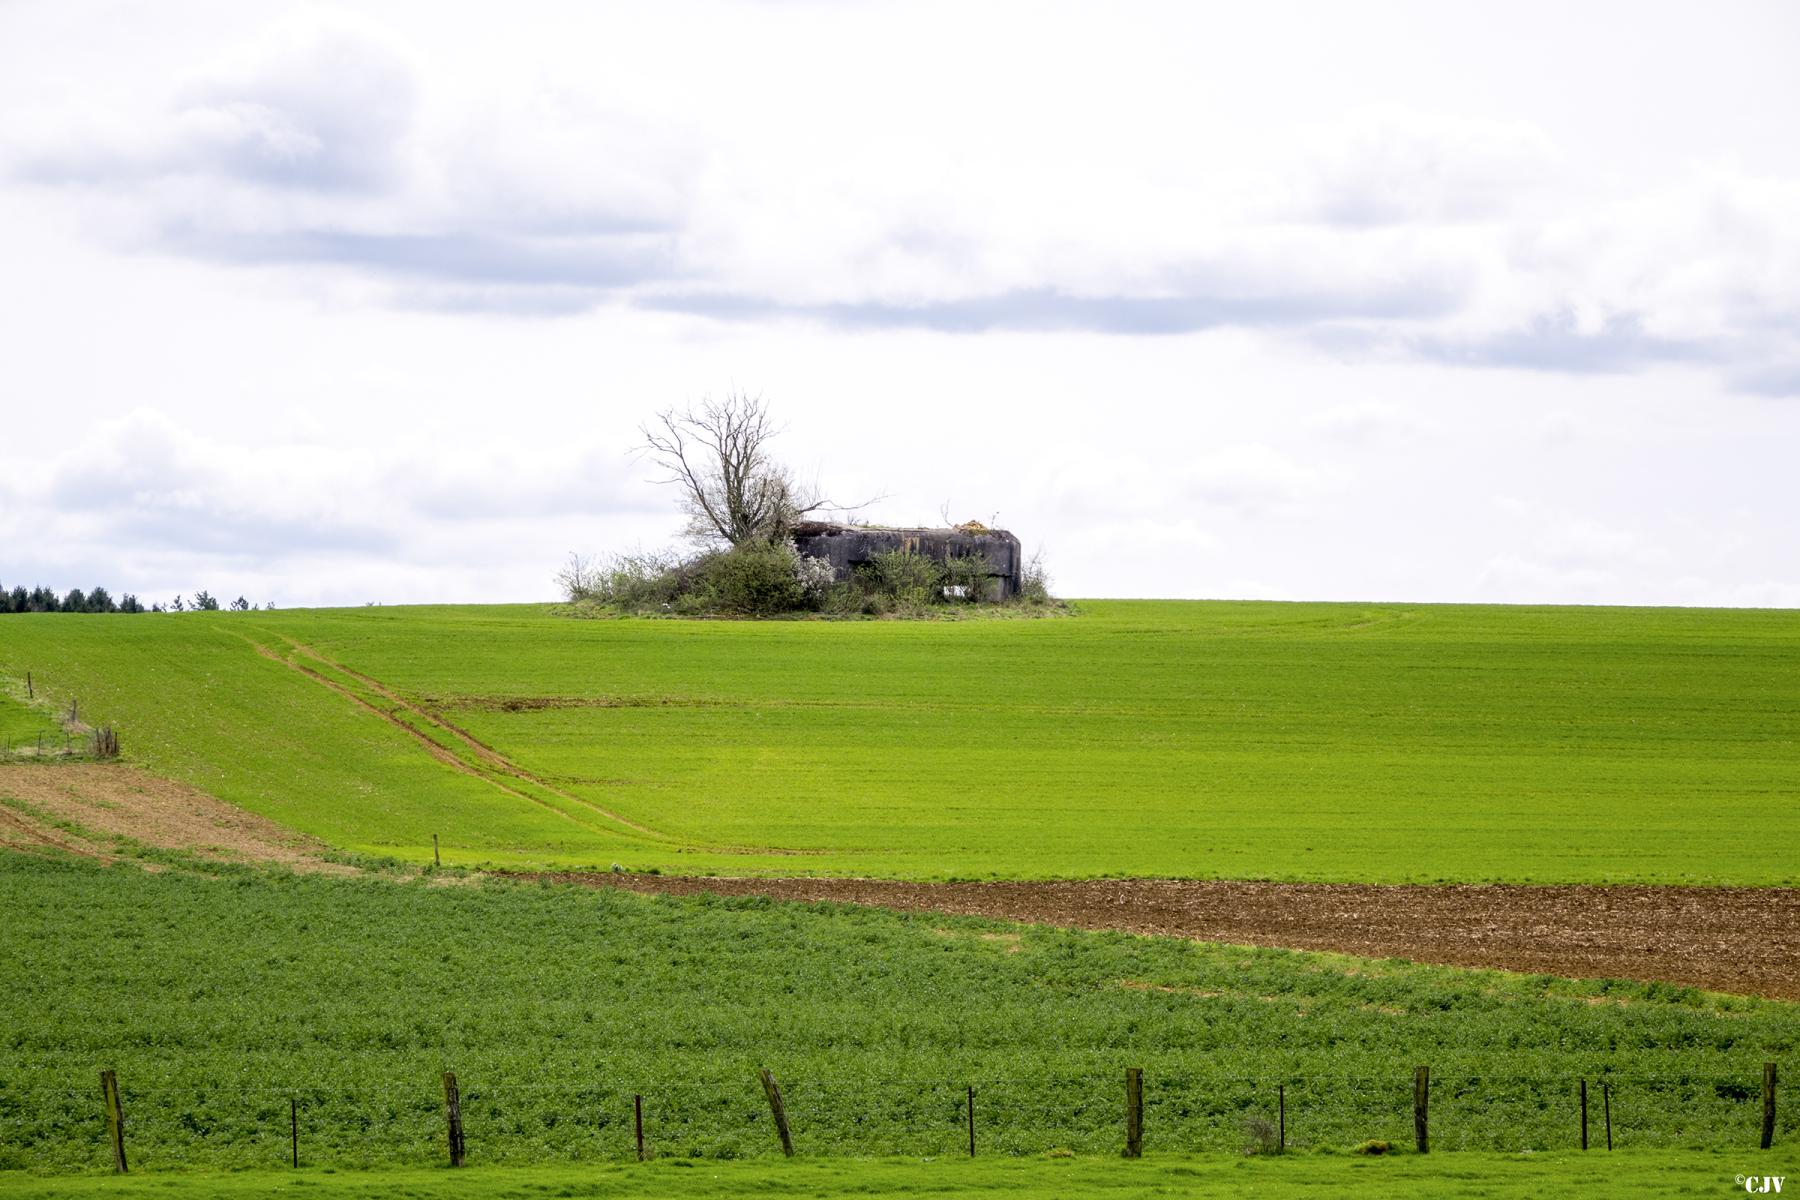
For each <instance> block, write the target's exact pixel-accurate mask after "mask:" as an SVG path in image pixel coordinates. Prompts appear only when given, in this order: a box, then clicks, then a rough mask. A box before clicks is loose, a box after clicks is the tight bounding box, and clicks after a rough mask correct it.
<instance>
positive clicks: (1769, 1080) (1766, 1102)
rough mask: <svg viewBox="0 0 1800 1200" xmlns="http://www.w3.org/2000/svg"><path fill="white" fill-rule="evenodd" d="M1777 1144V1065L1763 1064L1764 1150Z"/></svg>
mask: <svg viewBox="0 0 1800 1200" xmlns="http://www.w3.org/2000/svg"><path fill="white" fill-rule="evenodd" d="M1774 1144H1775V1064H1774V1063H1772V1062H1771V1063H1764V1064H1763V1126H1762V1148H1763V1149H1764V1150H1767V1149H1768V1148H1769V1147H1770V1146H1773V1145H1774Z"/></svg>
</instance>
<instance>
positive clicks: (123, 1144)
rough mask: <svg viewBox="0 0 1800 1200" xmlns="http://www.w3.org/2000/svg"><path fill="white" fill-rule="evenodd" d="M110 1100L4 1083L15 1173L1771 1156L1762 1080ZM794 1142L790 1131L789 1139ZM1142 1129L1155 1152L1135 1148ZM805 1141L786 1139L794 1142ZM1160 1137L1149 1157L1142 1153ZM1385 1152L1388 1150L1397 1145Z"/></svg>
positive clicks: (147, 1089) (1333, 1081)
mask: <svg viewBox="0 0 1800 1200" xmlns="http://www.w3.org/2000/svg"><path fill="white" fill-rule="evenodd" d="M100 1074H101V1083H100V1086H97V1087H92V1088H75V1087H42V1086H29V1085H28V1086H25V1087H20V1086H18V1083H19V1081H18V1080H16V1079H15V1080H13V1081H12V1085H11V1086H9V1085H8V1083H7V1081H5V1080H0V1165H6V1166H18V1167H28V1168H34V1169H42V1170H91V1169H93V1168H95V1167H98V1166H105V1165H106V1164H107V1162H108V1160H109V1158H110V1160H111V1163H112V1165H113V1167H114V1169H115V1170H123V1169H127V1168H128V1167H134V1166H136V1167H142V1166H149V1167H157V1166H172V1165H177V1164H179V1165H183V1166H196V1165H204V1166H216V1167H220V1168H238V1167H249V1166H271V1167H272V1166H280V1165H295V1166H298V1165H307V1166H336V1167H357V1166H379V1165H398V1164H407V1163H412V1164H420V1163H427V1162H433V1161H436V1162H442V1161H444V1160H445V1158H446V1156H447V1155H448V1156H449V1157H450V1159H451V1160H452V1161H455V1162H460V1161H463V1158H464V1155H465V1154H466V1156H467V1160H468V1161H476V1162H483V1161H485V1162H510V1163H526V1162H545V1161H565V1162H573V1161H584V1160H592V1161H599V1160H629V1159H632V1158H634V1157H645V1158H655V1157H684V1158H685V1157H697V1158H714V1159H732V1158H749V1157H766V1156H770V1155H779V1154H781V1153H782V1152H783V1148H784V1146H787V1145H791V1146H792V1149H793V1153H795V1154H799V1155H814V1156H832V1155H857V1156H871V1155H876V1156H879V1155H903V1156H910V1157H922V1158H945V1157H952V1156H965V1155H969V1154H974V1155H976V1156H982V1155H995V1156H1011V1157H1021V1156H1041V1155H1046V1154H1048V1155H1052V1156H1056V1155H1063V1154H1068V1155H1081V1156H1084V1157H1085V1156H1092V1155H1117V1154H1120V1153H1125V1154H1127V1155H1129V1154H1130V1153H1131V1151H1132V1148H1133V1147H1134V1146H1136V1145H1140V1144H1141V1146H1142V1150H1143V1152H1144V1153H1147V1154H1157V1153H1167V1154H1183V1153H1188V1154H1191V1153H1217V1152H1235V1153H1280V1152H1283V1151H1285V1150H1316V1149H1323V1148H1330V1149H1336V1150H1353V1149H1359V1148H1360V1149H1362V1150H1364V1152H1382V1151H1383V1150H1384V1148H1391V1149H1393V1150H1406V1151H1411V1152H1415V1153H1416V1152H1420V1151H1427V1152H1435V1151H1455V1150H1501V1151H1523V1150H1550V1149H1573V1148H1577V1147H1580V1148H1583V1149H1587V1148H1592V1149H1595V1150H1606V1149H1614V1150H1629V1149H1633V1148H1640V1147H1692V1148H1715V1149H1722V1148H1749V1147H1753V1146H1761V1147H1763V1148H1768V1147H1770V1146H1771V1145H1772V1144H1774V1142H1775V1141H1777V1140H1782V1141H1786V1140H1789V1139H1791V1138H1792V1137H1793V1135H1794V1134H1795V1133H1796V1132H1797V1129H1796V1125H1797V1122H1796V1120H1795V1116H1794V1114H1793V1113H1792V1112H1785V1113H1784V1112H1782V1111H1781V1110H1779V1109H1778V1107H1777V1104H1776V1095H1777V1086H1776V1085H1777V1072H1776V1066H1775V1064H1774V1063H1767V1064H1763V1066H1762V1070H1761V1073H1760V1075H1758V1074H1757V1073H1755V1072H1752V1071H1748V1070H1747V1071H1745V1072H1743V1073H1741V1074H1732V1075H1722V1074H1703V1073H1694V1074H1622V1073H1609V1074H1606V1075H1604V1076H1592V1077H1588V1078H1585V1079H1578V1078H1574V1077H1565V1076H1560V1075H1558V1076H1549V1075H1508V1074H1474V1073H1455V1072H1452V1073H1433V1072H1430V1071H1428V1070H1427V1069H1426V1068H1424V1067H1420V1068H1419V1069H1418V1070H1416V1071H1415V1072H1413V1073H1412V1074H1411V1075H1410V1076H1385V1075H1384V1076H1374V1075H1360V1076H1353V1075H1345V1076H1334V1077H1318V1076H1306V1075H1286V1076H1281V1075H1268V1076H1247V1075H1223V1074H1221V1075H1198V1074H1196V1075H1171V1076H1158V1075H1155V1074H1154V1073H1141V1074H1140V1075H1139V1078H1140V1080H1141V1084H1140V1085H1139V1086H1138V1088H1137V1089H1136V1090H1134V1089H1133V1087H1132V1086H1131V1085H1130V1083H1129V1073H1128V1072H1127V1071H1125V1070H1123V1069H1121V1070H1120V1071H1119V1072H1118V1073H1116V1074H1112V1075H1108V1076H1101V1075H1099V1074H1096V1073H1092V1072H1089V1073H1082V1074H1075V1075H1065V1076H1054V1075H1051V1076H1034V1077H1030V1078H1005V1077H1000V1078H977V1079H967V1080H951V1079H943V1078H934V1079H893V1078H884V1079H804V1078H803V1079H794V1080H788V1081H782V1080H778V1079H777V1078H776V1077H775V1076H774V1075H771V1076H770V1077H769V1083H768V1085H767V1086H765V1085H764V1084H763V1083H762V1082H761V1081H760V1079H759V1078H758V1076H757V1075H756V1074H754V1073H749V1072H746V1073H745V1074H744V1076H743V1077H742V1078H739V1077H737V1076H731V1077H717V1078H712V1079H705V1080H666V1079H641V1080H633V1081H630V1082H628V1083H615V1082H603V1081H599V1080H595V1081H592V1082H586V1083H582V1082H566V1081H544V1082H520V1081H499V1082H489V1081H483V1080H475V1079H469V1078H465V1079H461V1080H459V1079H458V1078H457V1076H456V1075H455V1073H453V1072H447V1073H445V1075H444V1077H443V1080H442V1081H441V1084H442V1086H441V1087H440V1086H437V1084H438V1083H439V1082H440V1081H426V1080H421V1081H409V1082H405V1083H399V1082H393V1083H387V1084H381V1085H370V1086H358V1087H344V1086H341V1085H335V1084H304V1085H296V1086H284V1085H280V1084H276V1083H270V1084H269V1085H267V1086H246V1085H244V1084H243V1083H242V1081H240V1080H233V1081H230V1082H228V1083H221V1084H218V1085H205V1084H180V1085H176V1084H168V1085H152V1086H143V1087H140V1086H134V1085H133V1083H132V1082H131V1080H130V1079H129V1078H120V1077H119V1076H117V1075H115V1074H114V1073H113V1072H110V1071H107V1072H101V1073H100ZM784 1125H785V1130H784V1128H783V1126H784ZM1134 1131H1135V1132H1136V1134H1137V1135H1138V1136H1137V1137H1135V1138H1134V1136H1133V1134H1134ZM784 1133H785V1136H784ZM1140 1139H1141V1141H1140ZM1384 1144H1385V1147H1384Z"/></svg>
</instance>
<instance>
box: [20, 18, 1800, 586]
mask: <svg viewBox="0 0 1800 1200" xmlns="http://www.w3.org/2000/svg"><path fill="white" fill-rule="evenodd" d="M1797 58H1800V6H1795V5H1792V4H1786V3H1769V4H1728V3H1716V2H1715V3H1709V4H1706V5H1698V4H1691V3H1690V4H1684V5H1657V4H1646V3H1644V2H1643V0H1632V2H1630V3H1622V4H1616V5H1615V4H1600V3H1589V4H1570V3H1568V2H1567V0H1558V2H1557V3H1550V4H1531V3H1509V4H1505V5H1482V6H1476V5H1463V4H1444V3H1440V2H1431V3H1422V4H1418V5H1410V4H1363V3H1358V4H1344V3H1321V4H1317V5H1309V4H1220V5H1216V6H1201V5H1195V4H1190V3H1178V4H1170V5H1153V4H1141V5H1139V4H1119V3H1106V4H1100V3H1094V4H1088V5H1079V6H1061V5H1051V4H1045V3H1040V2H1033V3H1026V4H1018V5H1006V4H973V3H951V4H944V5H931V4H880V3H870V4H854V3H832V4H810V3H798V2H789V3H757V4H750V3H746V4H736V5H712V4H676V3H658V4H644V5H641V6H630V5H606V6H602V5H595V4H534V3H520V2H516V0H515V2H514V3H511V4H507V5H504V6H502V5H444V4H437V3H419V4H404V3H393V4H382V3H364V4H357V5H354V6H348V5H347V6H344V7H341V8H335V7H329V6H323V5H309V4H279V3H270V4H257V3H246V2H244V0H229V2H225V3H218V4H185V3H184V4H156V5H141V4H126V3H120V4H100V3H79V2H67V0H56V2H54V3H36V4H33V3H16V2H15V3H4V2H0V413H3V417H4V419H3V420H0V581H3V582H4V583H5V584H6V585H8V586H10V585H12V584H14V583H24V584H27V585H30V584H34V583H39V582H41V583H44V584H47V585H50V586H54V587H56V588H58V589H59V590H63V589H67V588H70V587H74V586H80V587H84V588H85V587H89V586H92V585H93V584H96V583H100V584H104V585H106V586H108V587H110V588H111V589H112V590H113V591H114V592H115V593H117V592H120V591H125V590H129V591H135V592H137V593H139V594H140V595H142V596H144V597H145V598H146V599H147V600H148V599H166V598H167V597H168V596H170V595H173V594H174V593H176V592H192V591H193V590H195V589H198V588H207V589H210V590H212V591H213V592H214V593H216V594H221V595H224V596H226V597H230V596H235V595H237V594H239V593H242V594H245V595H247V596H249V597H250V598H251V599H253V600H257V601H262V600H273V601H275V602H276V603H277V604H279V605H282V606H293V605H299V604H311V603H350V604H355V603H361V602H364V601H367V600H377V601H382V602H386V603H400V602H410V601H440V600H443V601H452V600H460V601H485V600H494V601H499V600H533V599H548V598H550V597H551V595H552V594H553V591H554V589H553V585H552V583H551V578H552V575H553V573H554V571H555V570H556V568H557V566H558V564H559V563H560V561H561V560H562V559H563V558H564V556H565V555H566V554H567V553H568V552H569V551H571V550H580V551H587V552H605V551H609V550H622V549H629V548H632V547H636V546H640V545H641V546H644V547H655V546H659V545H664V544H668V543H670V542H672V541H673V540H674V538H675V536H676V533H677V530H678V528H679V525H680V521H679V518H678V516H677V514H676V512H675V507H674V501H675V497H674V496H672V495H671V494H669V492H668V491H667V490H665V489H661V488H658V487H656V486H654V485H653V484H651V483H649V482H647V480H648V479H649V478H650V476H651V471H650V470H649V469H648V468H647V467H646V466H645V465H644V464H643V463H641V462H637V461H634V460H633V459H632V458H631V457H630V455H629V449H630V447H631V446H632V445H633V443H634V442H635V440H636V435H635V429H636V427H637V426H638V424H639V423H641V422H642V421H643V420H644V419H645V418H646V417H648V416H649V415H650V414H652V413H653V412H654V411H655V410H657V409H659V408H663V407H666V406H670V405H680V404H684V403H686V402H689V401H692V400H696V399H699V398H701V397H703V396H706V395H708V394H713V395H717V394H721V393H724V392H726V391H728V390H732V389H741V390H745V391H750V392H755V393H760V394H761V395H763V396H765V397H766V398H767V399H768V400H769V401H770V402H771V403H772V405H773V406H774V407H775V409H776V410H777V412H778V414H779V416H780V417H781V419H782V420H783V422H784V423H785V424H786V425H787V427H788V432H787V433H786V434H785V435H784V436H783V438H782V439H781V441H780V443H779V449H780V451H781V452H782V454H783V456H784V457H786V458H787V459H788V461H790V462H791V463H793V464H794V465H795V466H796V467H798V468H799V469H800V470H801V471H802V472H803V473H804V474H806V475H809V476H810V475H816V476H817V477H818V479H819V480H820V482H821V483H822V484H823V486H824V488H825V490H826V491H828V492H829V493H831V494H832V495H834V496H848V497H858V496H862V495H865V494H872V493H885V494H886V496H887V498H886V499H885V500H884V501H882V502H881V504H879V505H878V506H877V507H876V508H875V509H873V510H871V511H870V512H869V513H868V514H867V515H868V516H869V517H871V518H873V519H876V520H881V521H886V522H892V523H936V522H937V521H938V519H939V514H940V512H944V511H947V512H948V513H949V514H950V516H951V517H952V518H953V519H955V520H962V519H966V518H969V517H975V518H979V519H981V520H984V521H991V522H997V523H998V524H1000V525H1003V526H1006V527H1008V528H1011V529H1013V530H1014V531H1015V532H1017V533H1018V534H1019V536H1020V537H1021V538H1022V539H1023V541H1024V542H1025V544H1026V546H1027V547H1028V548H1031V547H1039V546H1041V547H1042V548H1043V550H1044V551H1045V555H1046V558H1047V561H1048V563H1049V565H1050V568H1051V571H1052V574H1053V576H1054V577H1055V580H1056V586H1057V590H1058V591H1059V592H1060V593H1062V594H1067V595H1075V596H1185V597H1249V598H1272V599H1383V600H1483V601H1507V602H1517V601H1523V602H1537V601H1542V602H1575V603H1643V604H1722V605H1779V606H1800V538H1796V536H1795V534H1794V530H1793V527H1794V523H1795V519H1796V514H1797V513H1800V481H1797V480H1800V472H1797V471H1796V470H1795V465H1794V464H1795V460H1796V456H1797V452H1800V135H1797V134H1796V132H1795V119H1796V116H1797V115H1800V71H1797V70H1795V68H1794V63H1795V61H1796V59H1797Z"/></svg>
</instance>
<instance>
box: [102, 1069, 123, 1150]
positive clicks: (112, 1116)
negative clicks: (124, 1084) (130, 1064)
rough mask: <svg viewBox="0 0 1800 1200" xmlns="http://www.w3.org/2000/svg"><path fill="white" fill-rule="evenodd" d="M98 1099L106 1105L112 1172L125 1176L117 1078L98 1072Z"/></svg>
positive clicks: (121, 1117) (121, 1108)
mask: <svg viewBox="0 0 1800 1200" xmlns="http://www.w3.org/2000/svg"><path fill="white" fill-rule="evenodd" d="M100 1098H101V1100H102V1102H103V1103H104V1104H105V1105H106V1134H107V1140H108V1141H110V1142H111V1143H112V1156H113V1170H115V1171H117V1172H118V1173H119V1174H121V1175H123V1174H125V1171H126V1167H125V1106H124V1104H123V1103H121V1102H120V1100H119V1076H118V1074H117V1073H116V1072H113V1071H102V1072H100Z"/></svg>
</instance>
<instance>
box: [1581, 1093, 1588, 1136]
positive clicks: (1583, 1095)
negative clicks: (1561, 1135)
mask: <svg viewBox="0 0 1800 1200" xmlns="http://www.w3.org/2000/svg"><path fill="white" fill-rule="evenodd" d="M1581 1148H1582V1149H1583V1150H1586V1149H1587V1148H1588V1147H1587V1080H1585V1079H1584V1080H1582V1081H1581Z"/></svg>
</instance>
